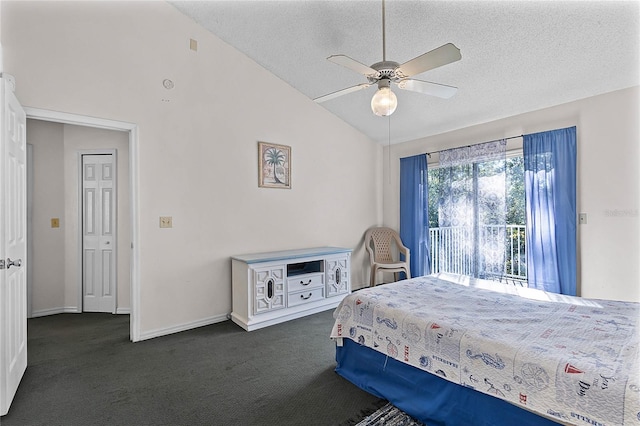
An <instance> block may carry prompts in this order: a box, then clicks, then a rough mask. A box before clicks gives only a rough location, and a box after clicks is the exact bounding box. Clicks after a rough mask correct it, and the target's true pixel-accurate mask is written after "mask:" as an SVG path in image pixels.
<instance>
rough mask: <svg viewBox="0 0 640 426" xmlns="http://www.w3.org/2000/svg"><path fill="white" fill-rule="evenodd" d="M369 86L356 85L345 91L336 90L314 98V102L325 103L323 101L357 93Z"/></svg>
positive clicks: (366, 84)
mask: <svg viewBox="0 0 640 426" xmlns="http://www.w3.org/2000/svg"><path fill="white" fill-rule="evenodd" d="M369 86H371V84H370V83H362V84H358V85H357V86H351V87H347V88H346V89H342V90H338V91H337V92H333V93H329V94H328V95H323V96H320V97H319V98H315V99H314V101H315V102H317V103H321V102H325V101H328V100H331V99H334V98H337V97H338V96H342V95H346V94H347V93H351V92H357V91H358V90H362V89H366V88H367V87H369Z"/></svg>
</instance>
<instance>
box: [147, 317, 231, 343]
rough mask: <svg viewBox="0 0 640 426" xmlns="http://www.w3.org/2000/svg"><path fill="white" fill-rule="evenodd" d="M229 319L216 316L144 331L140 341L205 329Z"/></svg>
mask: <svg viewBox="0 0 640 426" xmlns="http://www.w3.org/2000/svg"><path fill="white" fill-rule="evenodd" d="M228 319H229V314H222V315H216V316H213V317H209V318H204V319H201V320H198V321H193V322H188V323H184V324H180V325H174V326H171V327H166V328H158V329H155V330H150V331H144V332H142V333H140V340H138V341H141V340H148V339H153V338H155V337H161V336H166V335H169V334H173V333H179V332H181V331H187V330H191V329H193V328H198V327H204V326H206V325H211V324H215V323H218V322H223V321H227V320H228Z"/></svg>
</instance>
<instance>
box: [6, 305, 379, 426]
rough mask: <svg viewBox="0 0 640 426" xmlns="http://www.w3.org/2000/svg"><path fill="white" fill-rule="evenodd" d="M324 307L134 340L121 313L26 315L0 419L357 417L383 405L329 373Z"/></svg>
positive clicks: (286, 420) (292, 421) (219, 421)
mask: <svg viewBox="0 0 640 426" xmlns="http://www.w3.org/2000/svg"><path fill="white" fill-rule="evenodd" d="M331 314H332V311H327V312H323V313H319V314H315V315H311V316H308V317H305V318H301V319H298V320H294V321H289V322H287V323H283V324H278V325H275V326H271V327H267V328H264V329H261V330H256V331H252V332H246V331H244V330H242V329H241V328H240V327H238V326H237V325H235V324H234V323H232V322H231V321H227V322H223V323H219V324H214V325H211V326H207V327H201V328H198V329H195V330H191V331H186V332H182V333H177V334H173V335H170V336H165V337H160V338H156V339H151V340H147V341H144V342H139V343H131V342H130V341H129V317H128V316H125V315H117V316H114V315H110V314H89V313H85V314H61V315H54V316H50V317H42V318H34V319H30V320H29V321H28V335H29V339H28V356H29V364H28V368H27V372H26V373H25V376H24V378H23V380H22V383H21V385H20V388H19V389H18V393H17V395H16V397H15V399H14V402H13V404H12V406H11V409H10V411H9V414H7V415H6V416H4V417H2V418H1V419H0V424H2V426H18V425H19V426H27V425H61V426H62V425H64V426H74V425H154V426H160V425H172V426H175V425H283V426H284V425H296V426H299V425H319V426H320V425H343V424H354V419H356V420H357V419H361V418H362V417H364V415H365V414H367V413H370V412H373V411H375V410H376V409H377V408H379V407H380V406H381V405H382V404H381V400H380V399H378V398H376V397H374V396H372V395H370V394H368V393H366V392H364V391H362V390H360V389H358V388H357V387H355V386H354V385H352V384H351V383H349V382H348V381H346V380H345V379H343V378H342V377H340V376H338V375H337V374H336V373H335V372H334V371H333V370H334V368H335V349H334V343H333V341H331V340H330V339H329V337H328V336H329V332H330V330H331V326H332V324H333V318H332V315H331ZM356 422H357V421H356Z"/></svg>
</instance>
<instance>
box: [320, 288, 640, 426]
mask: <svg viewBox="0 0 640 426" xmlns="http://www.w3.org/2000/svg"><path fill="white" fill-rule="evenodd" d="M441 278H442V277H440V278H438V277H435V276H428V277H420V278H414V279H411V280H405V281H399V282H397V283H392V284H385V285H381V286H378V287H373V288H366V289H363V290H359V291H357V292H355V293H353V294H351V295H349V296H348V297H346V298H345V299H344V300H343V301H342V303H341V304H340V306H338V308H337V309H336V311H335V313H334V317H335V318H336V321H335V324H334V326H333V330H332V331H331V337H332V338H340V337H344V338H350V339H352V340H354V341H356V342H358V343H360V344H362V345H365V346H368V347H370V348H373V349H375V350H377V351H379V352H382V353H384V354H386V355H387V356H389V357H392V358H394V359H397V360H399V361H401V362H405V363H407V364H410V365H412V366H414V367H417V368H419V369H421V370H424V371H427V372H430V373H432V374H437V375H440V376H442V377H443V378H445V379H447V380H449V381H452V382H455V383H458V384H461V385H464V386H467V387H471V388H474V389H476V390H478V391H480V392H484V393H486V394H490V395H493V396H495V397H497V398H502V399H504V400H507V401H509V402H511V403H513V404H516V405H520V406H522V407H524V408H527V409H529V410H532V411H534V412H536V413H540V414H543V415H545V416H547V417H551V418H554V419H556V420H558V421H559V422H562V423H568V424H575V425H640V355H639V342H640V334H639V332H640V304H638V303H630V302H615V301H606V300H594V299H581V298H578V297H570V296H562V295H556V294H551V293H546V292H542V291H539V290H534V289H528V288H521V287H514V286H507V285H503V284H500V283H494V282H490V281H483V280H468V279H467V281H464V279H463V278H460V279H458V281H457V282H452V281H448V280H443V279H441Z"/></svg>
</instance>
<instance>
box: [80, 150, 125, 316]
mask: <svg viewBox="0 0 640 426" xmlns="http://www.w3.org/2000/svg"><path fill="white" fill-rule="evenodd" d="M115 180H116V167H115V159H114V155H112V154H103V155H83V156H82V216H83V217H82V239H83V242H82V289H83V301H82V302H83V309H82V310H83V311H85V312H111V313H115V312H116V232H115V231H116V199H117V198H116V185H115Z"/></svg>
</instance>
